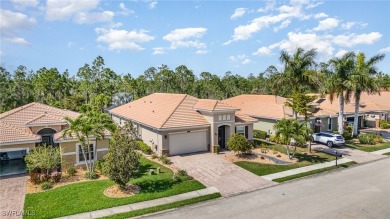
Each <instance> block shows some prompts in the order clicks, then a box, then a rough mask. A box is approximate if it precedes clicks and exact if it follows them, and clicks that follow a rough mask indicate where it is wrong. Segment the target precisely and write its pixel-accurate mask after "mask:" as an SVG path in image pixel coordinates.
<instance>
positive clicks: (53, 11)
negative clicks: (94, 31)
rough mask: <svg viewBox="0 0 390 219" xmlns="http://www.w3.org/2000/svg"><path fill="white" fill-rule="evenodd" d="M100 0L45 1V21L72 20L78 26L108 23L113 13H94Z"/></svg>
mask: <svg viewBox="0 0 390 219" xmlns="http://www.w3.org/2000/svg"><path fill="white" fill-rule="evenodd" d="M99 1H100V0H88V1H79V0H61V1H58V0H47V4H46V16H45V17H46V19H47V20H49V21H57V20H59V21H61V20H68V19H73V21H74V22H76V23H79V24H86V23H96V22H110V21H112V19H113V17H114V15H115V13H114V12H112V11H102V12H100V11H94V10H95V9H97V7H98V5H99Z"/></svg>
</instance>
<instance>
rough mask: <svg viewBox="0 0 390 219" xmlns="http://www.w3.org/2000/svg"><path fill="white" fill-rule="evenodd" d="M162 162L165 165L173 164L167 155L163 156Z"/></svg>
mask: <svg viewBox="0 0 390 219" xmlns="http://www.w3.org/2000/svg"><path fill="white" fill-rule="evenodd" d="M160 161H161V162H162V163H163V164H169V163H171V159H169V158H168V157H167V156H166V155H161V157H160Z"/></svg>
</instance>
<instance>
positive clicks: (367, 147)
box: [345, 141, 390, 152]
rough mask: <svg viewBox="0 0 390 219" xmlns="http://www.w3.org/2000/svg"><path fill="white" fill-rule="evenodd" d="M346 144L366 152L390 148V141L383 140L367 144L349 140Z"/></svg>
mask: <svg viewBox="0 0 390 219" xmlns="http://www.w3.org/2000/svg"><path fill="white" fill-rule="evenodd" d="M345 146H347V147H351V148H355V149H358V150H361V151H365V152H372V151H379V150H382V149H386V148H390V142H383V143H379V144H376V145H365V144H359V143H355V142H353V141H347V142H346V144H345Z"/></svg>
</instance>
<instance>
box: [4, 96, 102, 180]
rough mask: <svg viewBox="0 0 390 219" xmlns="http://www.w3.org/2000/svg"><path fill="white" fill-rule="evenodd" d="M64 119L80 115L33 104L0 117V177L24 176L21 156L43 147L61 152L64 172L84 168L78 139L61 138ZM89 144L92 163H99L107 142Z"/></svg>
mask: <svg viewBox="0 0 390 219" xmlns="http://www.w3.org/2000/svg"><path fill="white" fill-rule="evenodd" d="M66 116H68V117H70V118H76V117H77V116H79V114H78V113H77V112H73V111H70V110H64V109H58V108H55V107H51V106H48V105H45V104H42V103H36V102H33V103H29V104H27V105H24V106H21V107H18V108H15V109H13V110H10V111H8V112H4V113H1V114H0V159H1V168H0V169H1V170H0V175H9V174H17V173H21V172H24V171H25V164H24V160H23V158H24V156H25V155H26V154H27V153H28V152H29V151H31V150H33V149H34V148H35V147H39V146H40V145H43V144H46V145H52V146H55V147H60V148H61V164H62V165H61V166H62V168H63V169H65V170H66V169H67V168H69V167H75V166H76V167H77V166H80V165H83V164H85V160H84V158H83V156H82V151H81V147H80V144H79V142H78V141H77V139H75V138H68V137H67V138H63V137H62V130H63V129H64V128H65V127H66V126H67V124H68V123H67V121H66V120H65V119H64V118H65V117H66ZM106 134H107V137H109V136H108V133H106ZM91 142H92V144H91V146H90V147H91V149H92V151H94V152H95V153H94V155H93V156H92V159H93V160H97V159H101V158H102V157H103V154H104V152H105V151H107V150H108V144H109V140H108V139H107V138H106V139H103V140H98V141H96V139H91ZM87 159H88V158H87Z"/></svg>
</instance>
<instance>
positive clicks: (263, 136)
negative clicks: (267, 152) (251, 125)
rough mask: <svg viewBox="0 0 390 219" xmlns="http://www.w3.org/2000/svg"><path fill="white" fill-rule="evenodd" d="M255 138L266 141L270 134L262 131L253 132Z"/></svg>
mask: <svg viewBox="0 0 390 219" xmlns="http://www.w3.org/2000/svg"><path fill="white" fill-rule="evenodd" d="M253 137H255V138H261V139H266V138H267V137H268V133H267V132H266V131H262V130H253Z"/></svg>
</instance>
